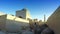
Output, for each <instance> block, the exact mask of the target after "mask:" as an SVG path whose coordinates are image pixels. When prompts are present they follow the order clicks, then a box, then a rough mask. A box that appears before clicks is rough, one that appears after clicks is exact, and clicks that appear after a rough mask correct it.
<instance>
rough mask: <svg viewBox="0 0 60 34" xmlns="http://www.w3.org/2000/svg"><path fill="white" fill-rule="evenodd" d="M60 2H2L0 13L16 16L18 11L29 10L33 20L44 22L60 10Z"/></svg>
mask: <svg viewBox="0 0 60 34" xmlns="http://www.w3.org/2000/svg"><path fill="white" fill-rule="evenodd" d="M59 5H60V0H0V12H4V13H6V14H12V15H15V14H16V13H15V12H16V11H17V10H21V9H23V8H27V9H28V11H29V12H30V14H31V17H32V19H35V18H37V19H39V20H44V14H45V15H46V19H48V17H49V16H50V15H51V14H52V13H53V12H54V11H55V10H56V9H57V8H58V6H59Z"/></svg>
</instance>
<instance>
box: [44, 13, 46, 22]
mask: <svg viewBox="0 0 60 34" xmlns="http://www.w3.org/2000/svg"><path fill="white" fill-rule="evenodd" d="M44 22H46V17H45V14H44Z"/></svg>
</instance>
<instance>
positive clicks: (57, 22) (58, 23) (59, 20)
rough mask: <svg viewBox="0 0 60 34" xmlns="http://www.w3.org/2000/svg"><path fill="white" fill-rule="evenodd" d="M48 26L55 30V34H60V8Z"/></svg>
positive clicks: (49, 19)
mask: <svg viewBox="0 0 60 34" xmlns="http://www.w3.org/2000/svg"><path fill="white" fill-rule="evenodd" d="M47 25H48V26H49V27H50V28H51V29H53V30H54V32H55V34H60V7H58V8H57V9H56V11H55V12H54V13H53V14H52V15H51V16H50V17H49V18H48V20H47Z"/></svg>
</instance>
